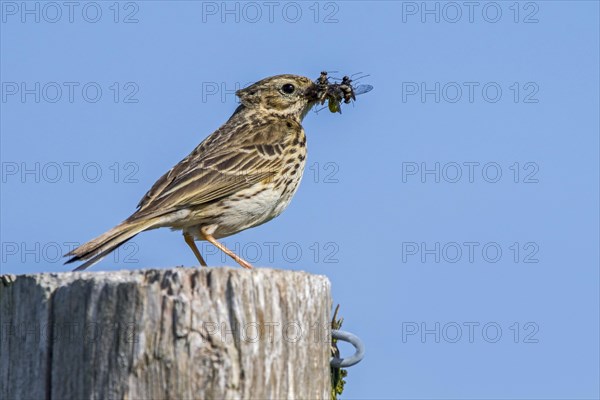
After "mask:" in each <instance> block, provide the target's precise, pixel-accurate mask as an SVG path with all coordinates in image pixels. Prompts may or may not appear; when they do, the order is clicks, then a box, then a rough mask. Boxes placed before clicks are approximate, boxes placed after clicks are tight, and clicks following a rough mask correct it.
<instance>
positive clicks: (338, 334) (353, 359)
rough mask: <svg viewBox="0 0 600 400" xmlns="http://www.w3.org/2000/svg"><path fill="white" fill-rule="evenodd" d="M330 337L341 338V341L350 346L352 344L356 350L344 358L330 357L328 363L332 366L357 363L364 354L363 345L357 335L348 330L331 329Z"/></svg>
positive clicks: (337, 366)
mask: <svg viewBox="0 0 600 400" xmlns="http://www.w3.org/2000/svg"><path fill="white" fill-rule="evenodd" d="M331 337H332V338H334V339H337V340H341V341H343V342H348V343H350V344H351V345H352V346H354V348H355V349H356V352H355V353H354V354H353V355H351V356H350V357H346V358H337V357H332V358H331V361H330V364H331V366H332V367H334V368H347V367H351V366H353V365H355V364H358V363H359V362H360V361H361V360H362V359H363V357H364V356H365V345H364V344H363V342H362V341H361V340H360V339H359V338H358V336H356V335H354V334H352V333H350V332H346V331H339V330H335V329H332V330H331Z"/></svg>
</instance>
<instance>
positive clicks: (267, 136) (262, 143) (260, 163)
mask: <svg viewBox="0 0 600 400" xmlns="http://www.w3.org/2000/svg"><path fill="white" fill-rule="evenodd" d="M224 128H226V125H225V126H224V127H222V128H221V129H219V130H218V131H217V132H215V133H214V134H213V135H211V136H209V137H208V138H207V139H206V140H205V141H204V142H202V143H201V144H200V145H199V146H198V147H197V148H196V149H194V151H193V152H192V153H191V154H190V155H189V156H187V157H186V158H184V159H183V160H182V161H181V162H179V163H178V164H177V165H175V166H174V167H173V168H172V169H171V170H170V171H169V172H167V173H166V174H164V175H163V176H162V177H161V178H160V179H159V180H158V181H157V182H156V183H155V184H154V185H153V186H152V188H151V189H150V190H149V191H148V193H146V195H144V197H143V198H142V200H141V201H140V203H139V205H138V208H139V209H138V211H137V212H136V213H135V214H134V216H136V217H141V216H147V215H149V214H152V215H155V214H156V213H159V214H162V213H163V212H170V211H174V210H178V209H181V208H186V207H190V206H198V205H201V204H204V203H208V202H211V201H214V200H218V199H220V198H223V197H226V196H228V195H231V194H233V193H235V192H238V191H240V190H243V189H246V188H249V187H251V186H252V185H254V184H256V183H258V182H260V181H264V180H267V179H271V178H272V177H273V176H274V175H275V173H276V172H277V171H278V170H280V167H281V163H282V157H281V154H282V153H283V148H284V140H285V139H286V136H287V135H289V134H290V133H291V132H290V130H291V129H300V130H301V129H302V128H301V127H300V126H299V125H298V127H296V126H295V125H294V126H292V127H291V128H290V125H289V124H286V123H285V122H281V123H277V122H272V121H271V122H270V123H264V124H261V125H254V126H250V125H246V124H241V125H238V126H237V127H233V128H232V127H229V129H225V131H226V133H224V132H220V131H222V130H224ZM287 137H288V138H289V136H287Z"/></svg>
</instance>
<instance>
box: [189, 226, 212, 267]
mask: <svg viewBox="0 0 600 400" xmlns="http://www.w3.org/2000/svg"><path fill="white" fill-rule="evenodd" d="M183 239H184V240H185V242H186V243H187V245H188V246H190V249H192V251H193V252H194V255H195V256H196V258H197V259H198V261H199V262H200V265H202V266H203V267H206V266H207V265H206V261H204V258H202V254H200V250H198V247H196V242H194V237H193V236H192V235H190V234H189V233H187V232H184V233H183Z"/></svg>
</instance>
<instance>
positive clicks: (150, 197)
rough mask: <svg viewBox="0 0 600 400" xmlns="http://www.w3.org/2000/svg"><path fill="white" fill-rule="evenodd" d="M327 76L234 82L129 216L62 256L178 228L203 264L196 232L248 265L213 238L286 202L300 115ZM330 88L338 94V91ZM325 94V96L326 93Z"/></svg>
mask: <svg viewBox="0 0 600 400" xmlns="http://www.w3.org/2000/svg"><path fill="white" fill-rule="evenodd" d="M324 90H325V92H326V91H327V83H326V82H325V83H323V82H321V83H316V82H313V81H312V80H311V79H309V78H306V77H302V76H296V75H278V76H273V77H270V78H266V79H263V80H261V81H259V82H256V83H255V84H253V85H251V86H249V87H247V88H245V89H242V90H239V91H238V92H237V93H236V95H237V96H238V97H239V98H240V103H241V104H240V106H239V107H238V108H237V109H236V110H235V112H234V113H233V115H232V116H231V117H230V118H229V120H228V121H227V122H226V123H225V124H224V125H223V126H221V127H220V128H219V129H217V130H216V131H215V132H214V133H212V134H211V135H210V136H208V137H207V138H206V139H205V140H204V141H203V142H202V143H200V144H199V145H198V146H197V147H196V148H195V149H194V150H193V151H192V152H191V153H190V154H189V155H188V156H187V157H185V158H184V159H183V160H181V161H180V162H179V163H178V164H177V165H175V166H174V167H173V168H171V170H170V171H169V172H167V173H166V174H164V175H163V176H162V177H161V178H160V179H159V180H158V181H157V182H156V183H155V184H154V186H152V188H151V189H150V190H149V191H148V193H146V195H145V196H144V197H143V198H142V200H141V201H140V203H139V204H138V209H137V211H135V212H134V213H133V214H132V215H131V216H130V217H129V218H127V219H126V220H125V221H123V222H121V223H120V224H119V225H117V226H116V227H114V228H112V229H111V230H109V231H108V232H106V233H104V234H103V235H101V236H99V237H97V238H95V239H93V240H91V241H89V242H87V243H85V244H83V245H81V246H79V247H78V248H76V249H75V250H73V251H71V252H69V253H68V254H66V256H71V258H70V259H69V260H68V261H67V263H71V262H76V261H85V262H84V263H83V264H81V265H80V266H79V267H77V268H76V269H75V271H79V270H83V269H86V268H88V267H89V266H91V265H93V264H95V263H97V262H98V261H100V260H101V259H102V258H104V257H105V256H106V255H108V254H109V253H110V252H112V251H113V250H115V249H116V248H117V247H119V246H120V245H122V244H123V243H125V242H127V241H128V240H130V239H131V238H133V237H134V236H135V235H137V234H138V233H140V232H143V231H147V230H150V229H156V228H162V227H169V228H171V229H173V230H181V231H182V232H183V237H184V239H185V242H186V243H187V244H188V245H189V246H190V248H191V249H192V251H193V252H194V255H195V256H196V258H197V259H198V261H199V262H200V264H201V265H203V266H206V262H205V261H204V259H203V258H202V255H201V254H200V251H199V250H198V248H197V247H196V244H195V242H194V240H206V241H208V242H210V243H212V244H213V245H214V246H215V247H217V248H219V249H220V250H221V251H223V252H225V253H226V254H227V255H229V256H230V257H232V258H233V259H234V260H235V261H236V262H237V263H238V264H240V265H241V266H242V267H244V268H252V266H251V265H250V263H248V262H247V261H245V260H243V259H242V258H240V257H239V256H237V255H236V254H235V253H233V252H232V251H231V250H229V249H228V248H227V247H225V246H224V245H223V244H222V243H220V242H218V241H217V239H220V238H224V237H227V236H230V235H233V234H235V233H238V232H241V231H243V230H245V229H248V228H252V227H255V226H258V225H261V224H263V223H265V222H267V221H269V220H271V219H273V218H275V217H276V216H278V215H279V214H281V212H282V211H283V210H284V209H285V208H286V207H287V206H288V204H289V203H290V200H291V199H292V196H293V195H294V193H295V192H296V189H297V188H298V184H299V183H300V179H301V178H302V173H303V171H304V164H305V161H306V136H305V135H304V130H303V129H302V125H301V122H302V119H303V118H304V116H305V115H306V114H307V112H308V111H309V110H310V109H311V108H312V107H313V106H314V105H315V104H316V103H317V102H323V101H324V100H323V99H324V98H326V97H327V96H324V95H323V91H324ZM331 96H334V97H335V96H338V97H339V95H338V94H337V92H336V93H335V94H332V95H331ZM331 96H330V97H331Z"/></svg>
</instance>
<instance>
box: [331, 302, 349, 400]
mask: <svg viewBox="0 0 600 400" xmlns="http://www.w3.org/2000/svg"><path fill="white" fill-rule="evenodd" d="M339 309H340V305H339V304H338V305H337V307H336V308H335V311H334V313H333V318H332V319H331V329H336V330H337V329H340V328H341V327H342V323H343V322H344V319H343V318H339V319H338V316H337V314H338V311H339ZM331 355H332V356H333V357H339V356H340V350H339V349H338V347H337V340H336V339H334V338H333V337H332V338H331ZM346 376H348V371H347V370H345V369H343V368H334V367H331V400H337V399H338V395H340V394H342V392H343V391H344V385H345V384H346V381H345V379H344V378H345V377H346Z"/></svg>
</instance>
